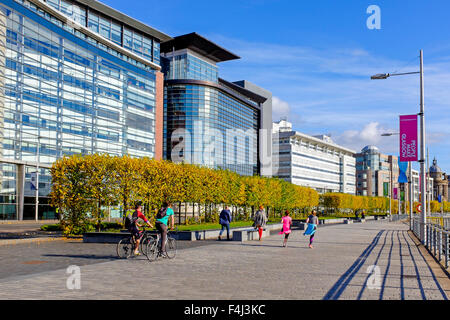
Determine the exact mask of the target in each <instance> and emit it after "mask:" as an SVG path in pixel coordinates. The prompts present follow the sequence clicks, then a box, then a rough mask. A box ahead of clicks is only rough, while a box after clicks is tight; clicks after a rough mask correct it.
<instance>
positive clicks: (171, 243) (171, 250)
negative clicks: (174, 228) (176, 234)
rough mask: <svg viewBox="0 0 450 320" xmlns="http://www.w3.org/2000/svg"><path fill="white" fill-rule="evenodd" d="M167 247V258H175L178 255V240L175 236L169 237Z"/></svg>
mask: <svg viewBox="0 0 450 320" xmlns="http://www.w3.org/2000/svg"><path fill="white" fill-rule="evenodd" d="M165 249H166V256H167V258H169V259H173V258H175V256H176V255H177V241H176V240H175V239H174V238H167V243H166V248H165Z"/></svg>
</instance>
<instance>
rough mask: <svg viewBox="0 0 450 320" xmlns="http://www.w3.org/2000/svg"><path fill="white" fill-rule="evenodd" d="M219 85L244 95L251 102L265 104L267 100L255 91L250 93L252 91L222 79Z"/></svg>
mask: <svg viewBox="0 0 450 320" xmlns="http://www.w3.org/2000/svg"><path fill="white" fill-rule="evenodd" d="M219 83H220V84H221V85H224V86H226V87H228V88H230V89H232V90H234V91H237V92H238V93H239V94H242V95H243V96H245V97H246V98H249V99H250V100H253V101H255V102H257V103H264V102H266V100H267V98H266V97H263V96H261V95H259V94H257V93H255V92H253V91H250V90H248V89H246V88H243V87H241V86H239V85H237V84H235V83H233V82H229V81H226V80H224V79H222V78H219Z"/></svg>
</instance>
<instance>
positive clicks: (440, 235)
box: [412, 218, 450, 269]
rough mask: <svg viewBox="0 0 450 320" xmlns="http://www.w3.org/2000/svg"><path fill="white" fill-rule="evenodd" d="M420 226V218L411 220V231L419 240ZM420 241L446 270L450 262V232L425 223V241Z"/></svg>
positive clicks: (441, 227) (440, 226) (437, 225)
mask: <svg viewBox="0 0 450 320" xmlns="http://www.w3.org/2000/svg"><path fill="white" fill-rule="evenodd" d="M422 225H423V223H421V222H420V218H414V219H413V225H412V231H413V232H414V234H415V235H416V236H417V238H419V239H420V229H421V227H422ZM420 240H421V241H422V243H423V245H424V246H425V247H426V248H427V249H428V251H429V252H430V253H431V254H432V255H434V257H435V258H436V259H437V260H438V261H439V262H440V263H442V264H443V265H444V267H445V268H446V269H448V267H449V262H450V231H449V230H446V229H445V228H444V227H443V226H442V225H440V224H434V223H430V222H427V223H425V239H420Z"/></svg>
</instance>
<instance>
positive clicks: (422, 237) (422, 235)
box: [370, 50, 428, 243]
mask: <svg viewBox="0 0 450 320" xmlns="http://www.w3.org/2000/svg"><path fill="white" fill-rule="evenodd" d="M409 74H420V112H419V113H418V115H419V116H420V142H421V145H420V160H419V163H420V176H421V180H422V185H421V188H420V189H421V193H422V199H421V200H422V201H421V206H422V213H421V215H420V220H421V221H420V222H421V226H420V240H421V241H422V243H425V242H426V239H425V236H426V234H425V224H426V222H427V206H426V204H427V201H426V183H427V182H428V180H427V177H426V174H425V106H424V105H425V100H424V99H425V98H424V79H423V50H420V71H417V72H406V73H379V74H376V75H373V76H371V77H370V78H371V79H372V80H382V79H387V78H389V77H392V76H402V75H409Z"/></svg>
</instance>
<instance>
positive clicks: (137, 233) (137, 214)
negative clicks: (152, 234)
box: [130, 204, 153, 256]
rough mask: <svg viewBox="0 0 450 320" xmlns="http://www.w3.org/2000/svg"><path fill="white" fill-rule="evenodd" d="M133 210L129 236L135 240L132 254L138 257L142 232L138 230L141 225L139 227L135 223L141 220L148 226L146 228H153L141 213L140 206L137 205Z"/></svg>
mask: <svg viewBox="0 0 450 320" xmlns="http://www.w3.org/2000/svg"><path fill="white" fill-rule="evenodd" d="M134 208H135V211H134V213H133V216H132V222H131V226H130V231H131V235H132V236H133V238H134V239H135V246H134V254H135V255H136V256H138V255H139V243H140V242H141V238H142V235H143V233H142V231H140V230H139V227H142V225H140V224H139V223H138V222H137V221H138V219H142V220H144V222H145V223H147V224H148V226H149V227H150V228H153V226H152V224H151V223H150V221H148V219H147V218H146V217H145V216H144V214H143V213H142V211H141V210H142V206H141V205H140V204H137V205H136V206H135V207H134Z"/></svg>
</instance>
